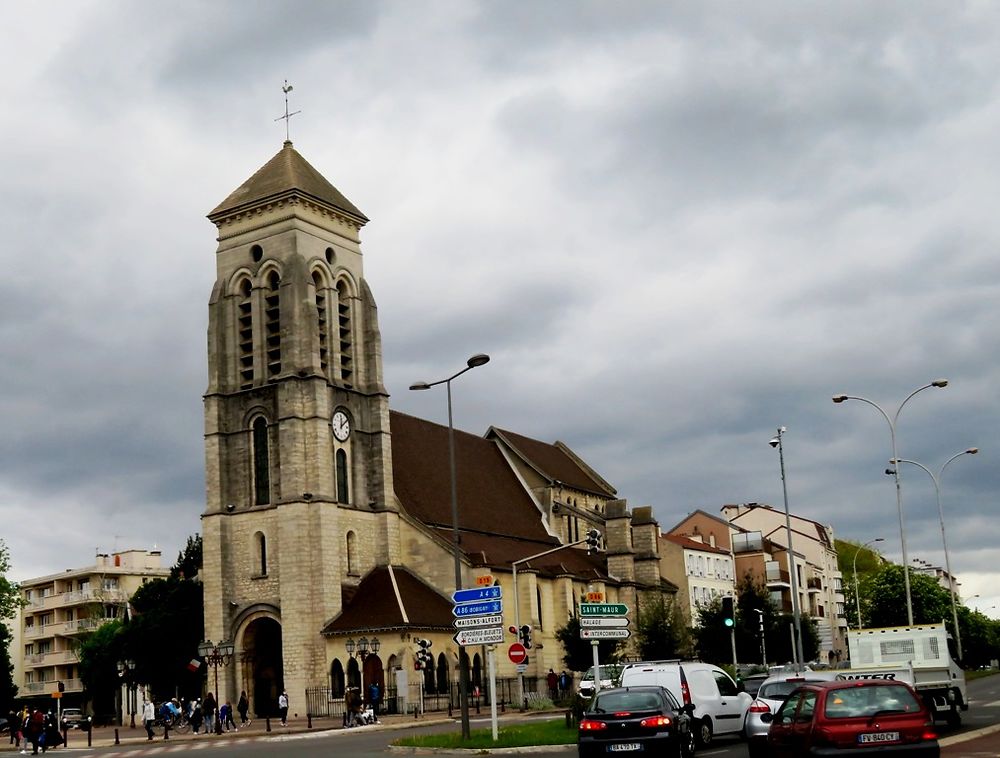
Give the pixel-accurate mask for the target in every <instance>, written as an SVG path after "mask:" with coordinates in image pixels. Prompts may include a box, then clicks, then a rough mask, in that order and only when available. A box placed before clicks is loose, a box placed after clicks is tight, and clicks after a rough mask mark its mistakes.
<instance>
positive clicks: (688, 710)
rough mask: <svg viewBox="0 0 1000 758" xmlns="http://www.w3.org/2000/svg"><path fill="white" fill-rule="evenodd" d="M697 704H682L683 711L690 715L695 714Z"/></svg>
mask: <svg viewBox="0 0 1000 758" xmlns="http://www.w3.org/2000/svg"><path fill="white" fill-rule="evenodd" d="M694 710H695V705H694V703H687V704H685V705H683V706H681V711H683V712H684V713H686V714H687V715H688V716H694Z"/></svg>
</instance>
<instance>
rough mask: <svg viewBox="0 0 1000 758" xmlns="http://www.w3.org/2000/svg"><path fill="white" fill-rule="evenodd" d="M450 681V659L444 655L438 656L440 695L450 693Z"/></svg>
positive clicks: (438, 689) (438, 688) (438, 686)
mask: <svg viewBox="0 0 1000 758" xmlns="http://www.w3.org/2000/svg"><path fill="white" fill-rule="evenodd" d="M448 688H449V679H448V659H447V658H445V657H444V653H441V654H440V655H438V660H437V691H438V694H440V695H444V694H445V693H447V692H448Z"/></svg>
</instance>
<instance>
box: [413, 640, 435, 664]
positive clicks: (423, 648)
mask: <svg viewBox="0 0 1000 758" xmlns="http://www.w3.org/2000/svg"><path fill="white" fill-rule="evenodd" d="M414 642H416V643H417V649H416V651H415V652H414V655H413V657H414V659H415V663H414V665H413V667H414V668H415V669H417V671H421V670H423V669H428V668H431V667H432V666H433V665H434V656H433V655H431V651H430V648H431V645H432V644H433V643H432V642H431V641H430V640H424V639H418V640H414Z"/></svg>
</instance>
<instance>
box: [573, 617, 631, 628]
mask: <svg viewBox="0 0 1000 758" xmlns="http://www.w3.org/2000/svg"><path fill="white" fill-rule="evenodd" d="M580 626H581V627H584V628H586V627H597V626H600V627H614V626H628V619H627V618H625V617H624V616H590V617H588V618H582V619H580Z"/></svg>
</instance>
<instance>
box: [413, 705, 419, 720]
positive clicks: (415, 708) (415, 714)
mask: <svg viewBox="0 0 1000 758" xmlns="http://www.w3.org/2000/svg"><path fill="white" fill-rule="evenodd" d="M418 710H419V709H418V708H417V704H416V703H414V704H413V720H414V721H416V720H417V711H418Z"/></svg>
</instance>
